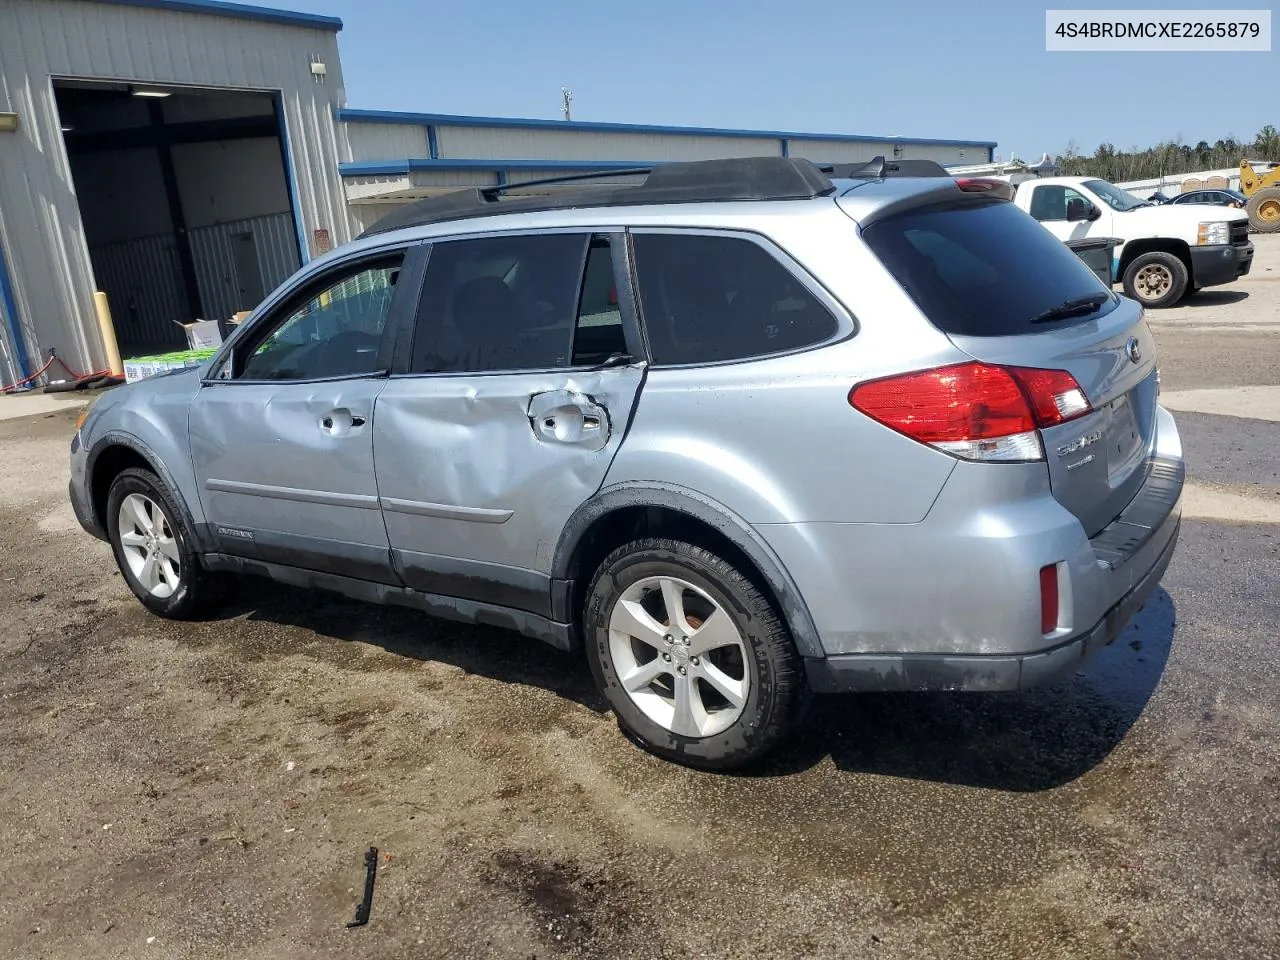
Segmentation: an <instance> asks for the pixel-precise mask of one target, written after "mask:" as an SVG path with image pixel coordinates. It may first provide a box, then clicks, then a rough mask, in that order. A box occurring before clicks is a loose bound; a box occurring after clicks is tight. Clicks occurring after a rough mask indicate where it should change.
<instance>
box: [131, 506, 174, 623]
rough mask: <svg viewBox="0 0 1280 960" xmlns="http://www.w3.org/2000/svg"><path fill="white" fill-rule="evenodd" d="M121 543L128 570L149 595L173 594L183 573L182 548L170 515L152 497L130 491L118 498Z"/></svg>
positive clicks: (163, 595) (158, 596)
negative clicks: (174, 531) (119, 500)
mask: <svg viewBox="0 0 1280 960" xmlns="http://www.w3.org/2000/svg"><path fill="white" fill-rule="evenodd" d="M119 530H120V547H121V552H122V553H123V554H124V559H125V562H126V563H127V564H128V566H129V572H130V573H132V574H133V576H134V579H136V580H137V581H138V583H140V584H142V588H143V589H144V590H146V591H147V592H148V593H150V594H151V595H152V596H154V597H157V598H159V599H161V600H164V599H166V598H168V597H171V596H173V592H174V591H175V590H177V589H178V583H179V581H180V580H181V576H182V561H181V552H180V550H179V547H178V540H177V538H176V537H175V536H174V533H173V526H172V524H170V523H169V518H168V517H166V516H165V513H164V511H163V510H162V509H161V508H160V506H159V504H157V503H156V502H155V501H154V500H152V499H150V498H149V497H146V496H143V495H142V494H140V493H131V494H129V495H128V496H127V497H125V498H124V500H122V501H121V502H120V514H119Z"/></svg>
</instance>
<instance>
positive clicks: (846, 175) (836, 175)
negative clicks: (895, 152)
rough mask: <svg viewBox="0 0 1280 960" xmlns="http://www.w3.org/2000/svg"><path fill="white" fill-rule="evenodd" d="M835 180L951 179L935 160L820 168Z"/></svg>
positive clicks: (878, 161)
mask: <svg viewBox="0 0 1280 960" xmlns="http://www.w3.org/2000/svg"><path fill="white" fill-rule="evenodd" d="M818 169H819V170H821V171H822V172H823V173H825V174H827V176H829V177H831V178H832V179H834V180H883V179H884V178H885V177H949V176H951V174H949V173H947V169H946V167H944V166H943V165H942V164H940V163H937V162H936V161H933V160H885V158H884V157H876V158H875V159H874V160H868V161H867V162H865V163H827V164H823V165H822V166H819V167H818Z"/></svg>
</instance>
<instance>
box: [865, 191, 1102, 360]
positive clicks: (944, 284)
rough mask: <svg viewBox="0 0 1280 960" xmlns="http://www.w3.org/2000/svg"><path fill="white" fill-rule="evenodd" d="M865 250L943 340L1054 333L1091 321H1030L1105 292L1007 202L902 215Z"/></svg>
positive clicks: (870, 238) (868, 234) (885, 223)
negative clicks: (1042, 323) (945, 337)
mask: <svg viewBox="0 0 1280 960" xmlns="http://www.w3.org/2000/svg"><path fill="white" fill-rule="evenodd" d="M863 237H864V238H865V239H866V241H867V244H868V246H870V247H871V249H872V251H873V252H874V253H875V255H876V256H877V257H879V258H880V261H881V262H882V263H883V264H884V265H885V267H886V268H887V269H888V270H889V272H890V273H891V274H893V276H894V277H895V278H896V279H897V281H898V283H899V284H901V286H902V288H903V289H904V290H905V291H906V292H907V293H908V294H909V295H910V296H911V299H912V300H914V301H915V302H916V305H917V306H919V307H920V309H921V310H922V311H923V312H924V314H925V316H927V317H928V318H929V320H930V321H931V322H932V323H933V325H934V326H935V327H937V328H938V329H940V330H942V331H943V332H944V333H955V334H961V335H965V336H977V337H995V336H1007V335H1011V334H1024V333H1040V332H1044V331H1046V330H1061V329H1063V328H1064V327H1068V326H1071V325H1072V324H1075V323H1085V322H1087V321H1089V320H1093V319H1096V314H1092V313H1087V312H1086V313H1083V314H1081V315H1080V316H1079V317H1070V318H1063V319H1056V320H1054V322H1053V323H1052V324H1050V325H1048V326H1047V327H1046V326H1038V325H1037V324H1036V321H1035V318H1036V317H1038V316H1040V315H1041V314H1043V313H1045V312H1047V311H1049V310H1051V309H1053V308H1054V307H1057V306H1060V305H1061V304H1063V303H1066V302H1068V301H1074V300H1078V299H1081V298H1086V297H1098V298H1099V300H1102V298H1103V296H1106V300H1105V301H1103V302H1102V304H1101V306H1100V308H1099V309H1100V310H1103V311H1106V310H1110V309H1111V308H1112V304H1111V301H1110V296H1109V294H1110V291H1109V290H1108V288H1107V287H1105V286H1103V285H1102V283H1101V281H1099V279H1098V276H1097V274H1095V273H1094V272H1093V271H1092V270H1090V269H1089V267H1087V266H1086V265H1085V263H1084V261H1082V260H1081V259H1080V258H1079V257H1078V256H1076V254H1075V253H1074V252H1073V251H1072V250H1071V249H1070V248H1069V247H1067V245H1066V244H1064V243H1063V242H1062V241H1060V240H1058V239H1057V238H1056V237H1054V235H1053V234H1051V233H1050V232H1049V231H1048V230H1045V229H1044V228H1043V227H1041V226H1038V225H1037V224H1036V223H1035V221H1033V220H1032V219H1031V218H1030V217H1028V216H1027V215H1026V214H1025V213H1023V212H1022V211H1021V210H1019V209H1018V208H1017V207H1015V206H1014V205H1013V204H1012V203H1005V202H1002V201H989V200H971V201H968V202H960V203H948V204H935V205H931V206H927V207H920V208H917V209H915V210H908V211H905V212H903V213H900V214H897V215H895V216H890V217H888V218H887V219H885V220H881V221H879V222H877V223H873V224H871V226H869V227H867V229H866V230H865V231H863Z"/></svg>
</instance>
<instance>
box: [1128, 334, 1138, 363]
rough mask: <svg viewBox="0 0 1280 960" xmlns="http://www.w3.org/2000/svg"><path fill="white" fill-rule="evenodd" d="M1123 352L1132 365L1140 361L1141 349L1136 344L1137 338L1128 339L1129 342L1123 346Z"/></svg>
mask: <svg viewBox="0 0 1280 960" xmlns="http://www.w3.org/2000/svg"><path fill="white" fill-rule="evenodd" d="M1124 352H1125V353H1127V354H1128V355H1129V359H1130V360H1132V361H1133V362H1134V363H1137V362H1138V361H1139V360H1141V359H1142V347H1141V346H1140V345H1139V344H1138V338H1137V337H1130V338H1129V342H1128V343H1127V344H1125V347H1124Z"/></svg>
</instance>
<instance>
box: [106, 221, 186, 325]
mask: <svg viewBox="0 0 1280 960" xmlns="http://www.w3.org/2000/svg"><path fill="white" fill-rule="evenodd" d="M89 256H90V258H91V259H92V261H93V272H94V276H95V277H96V278H97V281H98V288H99V289H101V290H102V291H103V292H104V293H106V295H107V302H108V303H109V304H110V306H111V319H112V321H113V322H114V324H115V328H116V340H117V341H119V344H120V348H121V349H122V350H126V351H127V350H129V349H130V348H142V347H151V346H159V345H161V344H172V345H173V347H174V349H180V348H181V347H182V346H183V345H184V344H185V343H186V339H185V337H184V336H183V333H182V331H181V330H179V329H178V327H177V326H175V324H176V323H180V322H182V320H183V319H184V318H185V310H184V308H183V305H182V304H183V296H182V273H181V270H180V268H179V266H178V250H177V246H176V244H175V242H174V239H173V235H172V234H169V233H166V234H161V235H159V236H152V237H140V238H138V239H136V240H120V241H117V242H115V243H102V244H96V245H95V246H92V247H90V248H89Z"/></svg>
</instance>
